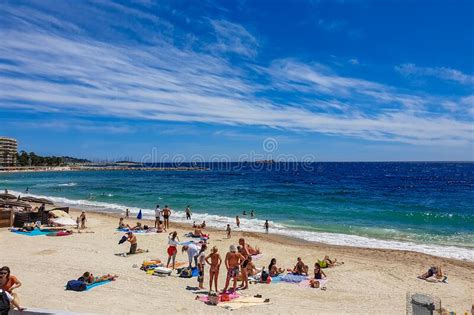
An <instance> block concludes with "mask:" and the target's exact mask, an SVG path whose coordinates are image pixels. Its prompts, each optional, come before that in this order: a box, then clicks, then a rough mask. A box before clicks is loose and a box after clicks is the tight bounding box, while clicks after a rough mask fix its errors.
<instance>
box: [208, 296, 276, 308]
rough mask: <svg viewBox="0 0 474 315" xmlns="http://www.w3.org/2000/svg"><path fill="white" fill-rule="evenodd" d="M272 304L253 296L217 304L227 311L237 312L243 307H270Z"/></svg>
mask: <svg viewBox="0 0 474 315" xmlns="http://www.w3.org/2000/svg"><path fill="white" fill-rule="evenodd" d="M269 304H272V303H271V302H270V301H268V302H265V299H263V298H256V297H252V296H242V297H240V298H237V299H234V300H231V301H229V302H223V303H219V304H217V305H218V306H220V307H222V308H225V309H227V310H231V311H233V310H237V309H240V308H243V307H254V306H258V305H269Z"/></svg>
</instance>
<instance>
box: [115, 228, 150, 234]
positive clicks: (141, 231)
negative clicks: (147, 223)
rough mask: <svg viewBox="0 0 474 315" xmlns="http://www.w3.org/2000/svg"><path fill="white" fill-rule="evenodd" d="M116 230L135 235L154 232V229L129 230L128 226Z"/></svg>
mask: <svg viewBox="0 0 474 315" xmlns="http://www.w3.org/2000/svg"><path fill="white" fill-rule="evenodd" d="M117 231H120V232H125V233H126V232H132V233H133V234H136V235H153V234H156V231H150V230H130V229H128V228H123V229H117Z"/></svg>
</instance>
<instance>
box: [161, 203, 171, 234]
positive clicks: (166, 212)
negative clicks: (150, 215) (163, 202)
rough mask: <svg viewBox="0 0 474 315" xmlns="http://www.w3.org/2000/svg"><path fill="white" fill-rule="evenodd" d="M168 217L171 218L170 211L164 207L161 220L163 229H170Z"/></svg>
mask: <svg viewBox="0 0 474 315" xmlns="http://www.w3.org/2000/svg"><path fill="white" fill-rule="evenodd" d="M170 216H171V210H170V209H169V208H168V206H165V207H164V208H163V218H164V220H165V229H169V227H170Z"/></svg>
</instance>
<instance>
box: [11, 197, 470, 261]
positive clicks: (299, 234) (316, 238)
mask: <svg viewBox="0 0 474 315" xmlns="http://www.w3.org/2000/svg"><path fill="white" fill-rule="evenodd" d="M11 192H12V193H13V194H19V192H16V191H11ZM25 195H28V196H33V197H37V198H47V199H50V200H51V201H53V202H54V203H56V204H59V205H65V206H72V207H77V208H80V209H84V210H92V211H100V212H119V213H124V212H125V210H126V209H129V210H130V213H131V214H132V215H136V214H138V212H139V210H142V214H143V217H144V218H145V219H153V218H154V216H155V212H154V210H153V209H144V208H137V207H127V206H125V205H121V204H114V203H107V202H100V201H93V200H73V199H68V198H63V197H51V196H39V195H31V194H23V196H25ZM171 218H172V220H171V221H174V222H180V223H184V222H188V223H189V222H190V221H189V220H186V214H185V213H184V211H175V210H173V214H172V216H171ZM204 220H205V221H206V224H207V225H208V226H210V227H214V228H218V229H222V230H224V229H225V227H226V225H227V224H230V225H231V226H234V223H235V218H231V217H225V216H219V215H215V214H208V213H193V220H192V221H196V223H201V222H202V221H204ZM269 222H270V231H271V233H273V234H279V235H285V236H289V237H293V238H298V239H302V240H305V241H311V242H318V243H325V244H331V245H341V246H353V247H365V248H382V249H397V250H408V251H414V252H420V253H425V254H430V255H434V256H440V257H447V258H456V259H461V260H469V261H474V250H473V249H469V248H464V247H457V246H443V245H435V244H420V243H413V242H402V241H395V240H381V239H375V238H369V237H364V236H357V235H349V234H339V233H327V232H312V231H303V230H294V229H290V228H288V227H286V226H284V225H282V224H279V223H275V222H272V221H269ZM263 224H264V221H263V220H259V219H248V218H245V217H241V218H240V226H241V227H240V228H235V227H234V228H233V229H234V230H236V231H248V232H264V228H263Z"/></svg>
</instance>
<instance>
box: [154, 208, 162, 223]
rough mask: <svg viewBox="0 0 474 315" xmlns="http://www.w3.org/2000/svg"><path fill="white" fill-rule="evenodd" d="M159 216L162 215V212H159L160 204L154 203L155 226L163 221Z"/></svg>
mask: <svg viewBox="0 0 474 315" xmlns="http://www.w3.org/2000/svg"><path fill="white" fill-rule="evenodd" d="M161 216H162V214H161V209H160V205H156V209H155V228H158V225H159V224H162V223H163V219H162V217H161Z"/></svg>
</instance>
